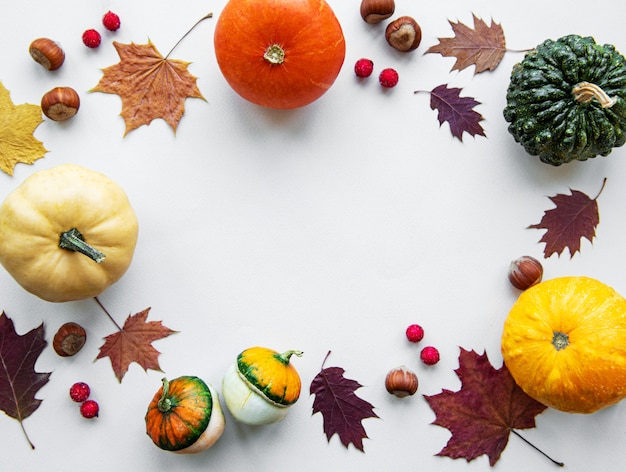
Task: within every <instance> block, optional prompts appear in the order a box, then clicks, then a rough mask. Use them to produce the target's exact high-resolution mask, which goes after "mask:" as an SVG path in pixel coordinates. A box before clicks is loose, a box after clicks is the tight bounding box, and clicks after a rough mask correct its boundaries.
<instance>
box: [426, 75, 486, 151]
mask: <svg viewBox="0 0 626 472" xmlns="http://www.w3.org/2000/svg"><path fill="white" fill-rule="evenodd" d="M419 92H420V91H419V90H418V91H416V92H415V93H419ZM461 92H462V89H460V88H455V87H451V88H448V85H447V84H443V85H439V86H437V87H435V88H434V89H432V90H431V91H430V108H432V109H433V110H438V111H439V113H438V115H437V119H438V120H439V125H443V123H444V122H446V121H447V122H448V124H449V125H450V132H451V133H452V135H453V136H454V137H456V138H458V139H459V140H460V141H463V132H466V133H468V134H470V135H471V136H476V135H480V136H485V130H484V129H483V127H482V126H481V125H480V121H482V120H483V116H482V115H481V114H480V113H478V112H477V111H476V110H474V107H475V106H476V105H480V102H479V101H477V100H475V99H474V98H472V97H461V96H460V95H461Z"/></svg>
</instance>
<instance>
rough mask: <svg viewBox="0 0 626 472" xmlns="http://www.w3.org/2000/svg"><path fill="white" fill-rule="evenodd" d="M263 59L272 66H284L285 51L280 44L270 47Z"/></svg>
mask: <svg viewBox="0 0 626 472" xmlns="http://www.w3.org/2000/svg"><path fill="white" fill-rule="evenodd" d="M263 59H265V60H266V61H267V62H269V63H270V64H277V65H278V64H282V63H283V62H285V50H284V49H283V48H282V47H280V46H279V45H278V44H272V45H271V46H268V48H267V49H266V50H265V54H263Z"/></svg>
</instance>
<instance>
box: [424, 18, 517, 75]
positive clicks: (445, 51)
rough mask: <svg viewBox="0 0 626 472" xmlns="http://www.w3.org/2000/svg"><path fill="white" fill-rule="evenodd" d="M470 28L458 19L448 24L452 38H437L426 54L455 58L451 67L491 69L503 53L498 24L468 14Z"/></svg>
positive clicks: (458, 68) (500, 27)
mask: <svg viewBox="0 0 626 472" xmlns="http://www.w3.org/2000/svg"><path fill="white" fill-rule="evenodd" d="M472 16H473V18H474V29H472V28H470V27H468V26H466V25H464V24H463V23H461V22H457V23H454V22H452V21H450V20H448V22H449V23H450V26H452V31H453V32H454V35H455V36H454V37H453V38H439V44H437V45H435V46H431V47H430V48H428V50H427V51H426V53H439V54H441V55H442V56H444V57H456V62H455V63H454V65H453V66H452V69H451V70H462V69H465V68H466V67H469V66H471V65H475V66H476V67H475V69H474V73H475V74H478V73H480V72H484V71H486V70H493V69H495V68H496V67H497V66H498V64H500V61H502V58H503V57H504V53H505V52H506V42H505V39H504V31H503V30H502V26H500V25H499V24H498V23H494V22H493V20H491V25H490V26H487V24H486V23H485V22H484V21H483V20H481V19H480V18H478V17H477V16H476V15H474V14H472Z"/></svg>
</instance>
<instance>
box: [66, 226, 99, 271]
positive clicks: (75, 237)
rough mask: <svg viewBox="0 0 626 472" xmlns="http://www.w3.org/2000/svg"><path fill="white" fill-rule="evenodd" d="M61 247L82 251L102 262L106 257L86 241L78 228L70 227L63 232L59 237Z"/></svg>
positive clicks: (97, 261)
mask: <svg viewBox="0 0 626 472" xmlns="http://www.w3.org/2000/svg"><path fill="white" fill-rule="evenodd" d="M59 247H60V248H61V249H67V250H69V251H75V252H80V253H81V254H84V255H85V256H88V257H89V258H91V259H92V260H94V261H95V262H96V263H97V264H100V263H101V262H102V261H103V260H104V258H105V257H106V256H105V255H104V254H103V253H101V252H100V251H98V250H97V249H96V248H94V247H92V246H90V245H89V244H87V243H86V242H85V238H84V237H83V235H82V234H81V233H80V231H78V230H77V229H76V228H72V229H69V230H67V231H64V232H63V233H61V237H60V238H59Z"/></svg>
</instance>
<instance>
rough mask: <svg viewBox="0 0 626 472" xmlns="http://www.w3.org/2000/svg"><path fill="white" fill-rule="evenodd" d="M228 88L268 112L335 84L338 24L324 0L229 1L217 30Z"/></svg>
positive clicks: (340, 43)
mask: <svg viewBox="0 0 626 472" xmlns="http://www.w3.org/2000/svg"><path fill="white" fill-rule="evenodd" d="M214 46H215V55H216V58H217V63H218V65H219V68H220V70H221V71H222V74H223V75H224V78H225V79H226V81H227V82H228V83H229V84H230V86H231V87H232V88H233V90H235V92H237V93H238V94H239V95H241V96H242V97H243V98H245V99H246V100H248V101H250V102H252V103H256V104H257V105H261V106H264V107H268V108H277V109H291V108H299V107H303V106H305V105H308V104H309V103H311V102H313V101H315V100H317V99H318V98H319V97H321V96H322V95H323V94H324V93H325V92H326V91H327V90H328V89H329V88H330V86H331V85H332V84H333V83H334V81H335V79H336V78H337V75H338V74H339V71H340V70H341V66H342V65H343V61H344V58H345V51H346V46H345V40H344V37H343V31H342V29H341V25H340V24H339V21H338V20H337V17H336V16H335V14H334V12H333V11H332V9H331V8H330V6H328V4H327V3H326V2H325V1H324V0H230V1H229V2H228V3H227V4H226V6H225V7H224V9H223V10H222V12H221V14H220V16H219V18H218V21H217V24H216V26H215V35H214Z"/></svg>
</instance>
